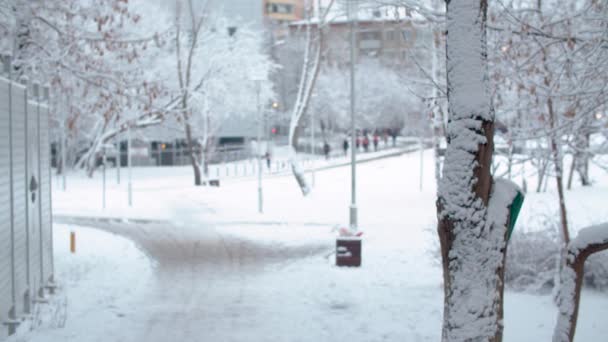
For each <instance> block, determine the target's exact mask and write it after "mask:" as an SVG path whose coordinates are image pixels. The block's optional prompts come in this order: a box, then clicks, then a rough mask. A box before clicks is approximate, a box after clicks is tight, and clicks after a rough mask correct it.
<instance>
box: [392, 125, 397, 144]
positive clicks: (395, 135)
mask: <svg viewBox="0 0 608 342" xmlns="http://www.w3.org/2000/svg"><path fill="white" fill-rule="evenodd" d="M391 138H393V147H395V146H397V130H396V129H393V130H391Z"/></svg>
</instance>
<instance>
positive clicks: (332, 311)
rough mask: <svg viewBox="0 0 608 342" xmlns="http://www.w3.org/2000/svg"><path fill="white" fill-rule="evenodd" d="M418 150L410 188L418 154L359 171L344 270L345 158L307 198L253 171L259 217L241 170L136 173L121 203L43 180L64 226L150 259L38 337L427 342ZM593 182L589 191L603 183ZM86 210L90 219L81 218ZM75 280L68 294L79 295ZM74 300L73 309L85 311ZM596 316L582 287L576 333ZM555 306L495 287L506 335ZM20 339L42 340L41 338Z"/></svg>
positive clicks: (601, 299) (431, 204)
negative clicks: (93, 230) (355, 232)
mask: <svg viewBox="0 0 608 342" xmlns="http://www.w3.org/2000/svg"><path fill="white" fill-rule="evenodd" d="M425 156H426V157H425V159H424V165H423V166H424V170H425V173H424V178H423V181H424V183H423V185H424V186H423V189H422V191H421V190H420V187H419V181H420V177H419V176H420V175H419V174H418V170H419V154H418V153H413V154H406V155H403V156H400V157H394V158H387V159H382V160H379V161H375V162H370V163H365V164H361V165H360V167H359V168H358V175H359V183H358V184H359V192H358V205H359V215H360V216H359V222H360V225H361V227H362V229H363V230H364V232H365V233H364V240H363V241H364V242H363V265H362V267H361V268H357V269H343V268H338V267H336V266H334V265H333V264H334V259H333V258H334V255H333V250H334V243H335V235H334V232H332V228H333V227H334V225H344V224H345V223H346V222H348V204H349V200H350V191H349V187H350V183H349V173H348V172H349V169H348V168H347V167H339V168H333V169H330V170H325V171H323V172H318V173H317V175H316V187H315V189H314V191H313V192H312V193H311V194H310V195H309V196H307V197H302V195H301V193H300V192H299V189H298V188H297V185H296V184H295V181H294V180H293V179H292V178H291V177H275V178H269V179H265V180H264V199H265V202H264V205H265V207H264V214H259V213H257V202H256V196H257V183H256V181H255V180H252V179H250V180H243V181H238V182H236V181H235V182H226V184H225V185H222V187H221V188H219V189H218V188H207V187H204V188H201V187H199V188H197V187H193V186H191V185H190V184H191V174H190V172H191V170H181V169H179V168H165V169H162V170H154V172H150V170H147V169H138V170H136V171H135V174H136V175H137V176H138V178H137V179H138V181H137V186H136V187H135V192H134V195H135V196H134V199H135V202H134V207H133V208H129V207H128V205H127V204H126V194H125V191H124V185H121V186H120V187H118V186H116V187H112V188H110V189H109V191H108V197H107V200H108V201H107V207H106V209H102V208H101V203H100V190H101V188H100V186H99V182H98V181H99V179H94V180H90V179H86V178H78V177H74V178H70V179H69V182H70V188H69V190H68V191H67V192H65V193H63V192H62V191H61V190H59V188H58V187H55V214H56V215H57V216H56V218H57V219H58V220H62V222H67V223H70V227H76V229H78V228H77V226H80V225H94V226H97V227H99V228H101V229H103V230H105V231H108V232H116V233H118V234H120V235H122V236H124V237H127V238H129V239H131V240H132V241H134V242H135V244H136V245H137V246H139V248H140V249H141V251H142V252H143V253H144V254H145V255H146V256H147V257H148V258H149V260H150V261H147V260H140V261H139V262H140V263H141V267H140V268H142V269H145V267H149V265H150V264H152V265H153V267H152V269H151V270H152V273H151V274H152V275H151V276H150V277H148V276H147V273H145V272H143V273H142V274H143V275H142V277H141V281H139V280H136V281H135V283H136V284H134V285H137V287H136V288H138V289H139V290H136V292H137V293H136V295H137V296H136V297H134V298H131V299H133V300H132V301H131V303H132V304H131V307H130V309H129V310H128V311H127V314H126V315H125V316H124V317H121V318H115V317H116V315H115V316H114V317H111V316H107V317H102V319H99V320H93V319H90V320H87V319H86V318H82V319H81V320H80V321H78V320H77V321H75V322H78V326H79V327H86V326H87V325H89V326H90V329H89V330H88V332H90V333H87V329H86V328H75V327H74V326H68V325H66V328H65V329H64V330H58V331H57V332H53V333H52V334H51V335H52V336H62V338H61V339H56V340H50V341H52V342H55V341H79V342H80V341H85V342H87V341H94V342H96V341H99V342H102V341H103V342H105V341H108V340H111V341H141V340H150V341H167V340H169V341H171V340H176V341H252V340H253V341H257V340H263V341H334V340H340V341H353V342H359V341H360V342H367V341H438V340H439V339H440V324H441V313H442V289H441V286H440V284H441V269H440V267H439V266H438V264H437V259H436V256H435V254H434V253H435V251H436V248H437V246H436V245H437V238H436V233H435V222H436V221H435V220H436V218H435V184H434V179H433V176H432V175H433V160H432V157H431V153H428V152H427V153H425ZM159 171H162V172H161V173H158V172H159ZM184 171H185V172H184ZM583 191H588V190H583ZM594 191H595V192H596V196H597V198H598V199H600V198H603V197H604V196H605V194H606V193H607V191H605V190H602V188H599V189H597V190H594ZM585 196H586V197H585V198H590V197H589V194H587V193H585ZM572 198H573V200H576V199H577V197H575V196H573V197H572ZM539 199H540V200H541V201H539ZM552 199H553V198H552V197H550V196H549V195H543V196H540V195H534V194H529V196H528V199H527V202H526V203H527V204H528V205H529V206H528V207H525V208H524V209H523V210H522V218H521V219H522V224H524V223H527V221H528V220H529V218H530V217H533V216H535V215H534V211H533V210H532V209H534V208H536V207H535V206H538V203H543V202H542V201H545V200H546V201H547V204H548V203H553V202H549V201H550V200H552ZM598 203H601V201H600V202H598ZM587 204H590V201H577V202H576V203H572V205H573V206H572V207H573V208H574V209H576V208H578V209H577V210H573V211H572V213H573V215H574V216H575V217H576V218H577V219H578V220H579V222H580V221H581V220H582V219H581V217H583V215H581V213H584V212H585V208H584V207H580V206H584V205H587ZM530 205H531V207H530ZM569 205H570V203H569ZM577 205H578V207H577ZM68 216H71V217H72V218H71V220H72V221H67V220H68ZM87 216H90V217H94V218H96V219H95V220H92V221H87V220H89V219H88V218H86V217H87ZM104 217H105V218H104ZM65 243H67V242H66V241H63V242H62V244H65ZM64 246H65V245H64ZM92 246H93V247H94V245H92ZM99 253H100V254H101V255H104V257H105V258H107V259H108V260H117V255H119V253H115V251H113V250H107V249H104V248H103V246H100V252H99ZM66 260H67V261H68V264H69V265H72V266H73V267H76V265H74V264H72V262H71V261H70V259H64V260H61V258H60V257H58V258H57V263H58V265H59V264H62V263H65V262H66ZM98 260H99V262H105V261H104V260H106V259H104V258H99V259H98ZM137 260H139V259H137ZM109 265H111V266H104V267H100V268H99V270H97V268H96V267H91V269H89V270H88V272H89V273H90V274H95V272H96V271H100V272H108V271H107V270H111V269H112V267H114V268H116V272H114V271H110V272H111V273H110V274H111V276H113V275H114V274H116V275H117V276H118V277H122V274H125V272H127V273H128V272H131V267H130V266H128V265H129V263H127V264H126V265H127V266H125V267H124V269H123V267H122V266H121V265H120V263H116V262H113V261H110V262H109ZM146 265H148V266H146ZM62 267H63V266H62ZM99 277H100V278H101V279H103V278H104V277H108V276H107V275H104V274H101V275H99ZM92 278H95V277H94V276H92ZM125 279H133V278H132V277H131V278H129V277H126V278H125ZM60 281H61V279H60ZM131 281H132V280H131ZM87 284H88V283H86V282H85V283H84V285H83V286H84V289H83V290H80V291H81V292H75V293H76V294H75V295H70V298H74V299H70V300H74V301H77V300H78V298H79V296H80V294H81V293H87V291H86V289H90V287H89V286H90V285H87ZM117 284H118V285H121V284H122V285H124V286H125V288H124V289H122V290H121V291H122V292H125V291H127V290H129V291H130V289H131V286H130V284H128V283H124V282H122V281H119V282H117ZM90 292H91V294H90V296H91V299H90V300H94V301H95V303H97V304H96V305H93V306H91V307H89V308H88V309H89V310H93V311H95V310H97V309H98V307H100V305H101V307H104V306H103V305H104V303H105V305H113V304H107V303H112V302H113V301H115V300H116V299H112V298H113V297H114V298H116V296H114V295H108V293H114V294H118V296H117V298H121V297H120V293H121V292H119V291H118V290H107V288H102V289H101V290H100V291H90ZM108 296H109V298H108ZM106 302H107V303H106ZM85 303H88V302H86V301H85ZM100 303H101V304H100ZM74 310H75V311H74V312H75V314H77V315H78V314H79V313H81V312H83V311H85V310H86V308H85V307H82V306H77V307H75V308H74ZM124 312H125V311H124V310H122V309H121V310H120V311H118V313H121V314H122V313H124ZM70 315H72V313H70ZM607 315H608V297H606V296H605V295H604V294H599V293H594V292H591V291H585V292H584V294H583V297H582V310H581V316H580V325H579V327H578V329H577V335H578V338H579V340H580V341H595V340H598V336H605V335H606V334H608V327H606V326H605V324H603V319H604V317H606V316H607ZM555 316H556V309H555V306H554V304H553V302H552V299H551V296H537V295H532V294H521V293H514V292H511V291H507V293H506V306H505V322H506V330H505V341H511V342H520V341H523V342H526V341H531V342H532V341H548V340H550V338H551V333H552V328H553V322H554V319H555ZM83 317H87V316H83ZM88 317H94V316H88ZM68 320H69V319H68ZM117 320H118V321H117ZM102 329H106V330H107V331H109V333H108V334H106V335H103V334H102V333H100V330H102ZM55 334H58V335H55ZM51 335H48V336H51ZM33 341H35V342H38V341H49V339H44V338H42V335H41V336H40V339H33Z"/></svg>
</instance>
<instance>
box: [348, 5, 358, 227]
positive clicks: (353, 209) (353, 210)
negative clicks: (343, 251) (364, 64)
mask: <svg viewBox="0 0 608 342" xmlns="http://www.w3.org/2000/svg"><path fill="white" fill-rule="evenodd" d="M356 1H357V0H349V1H348V17H349V21H350V131H351V139H350V152H351V153H350V158H351V162H350V163H351V202H350V229H351V230H353V231H357V230H358V227H357V177H356V176H357V166H356V165H357V149H356V148H355V146H356V139H357V137H356V127H355V126H356V125H355V43H356V42H355V20H356V18H357V13H356V11H357V3H356Z"/></svg>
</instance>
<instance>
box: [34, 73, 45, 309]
mask: <svg viewBox="0 0 608 342" xmlns="http://www.w3.org/2000/svg"><path fill="white" fill-rule="evenodd" d="M40 90H41V89H40V83H37V82H35V83H34V96H35V98H36V99H35V100H36V126H37V128H36V133H38V134H37V135H38V137H37V144H36V147H37V148H36V150H37V152H38V184H39V185H38V196H37V198H38V230H39V234H40V236H39V237H38V238H39V240H38V241H39V248H40V250H39V251H38V252H39V259H40V260H39V261H40V284H38V297H39V298H44V287H43V282H44V253H43V251H44V245H43V240H42V239H43V235H44V234H43V224H42V151H41V145H42V140H41V139H40V135H41V133H42V132H41V131H40V98H41V96H40Z"/></svg>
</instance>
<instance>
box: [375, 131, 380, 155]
mask: <svg viewBox="0 0 608 342" xmlns="http://www.w3.org/2000/svg"><path fill="white" fill-rule="evenodd" d="M378 141H379V137H378V133H374V151H378Z"/></svg>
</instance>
